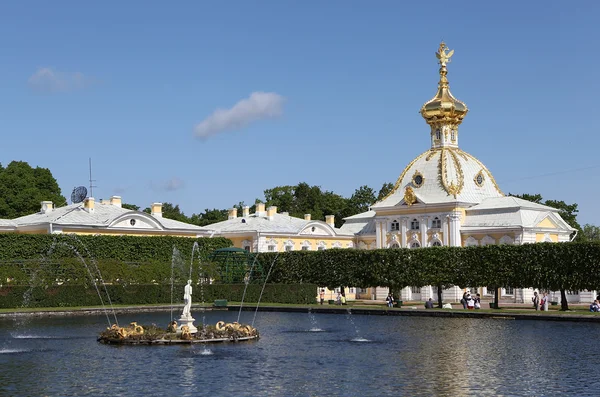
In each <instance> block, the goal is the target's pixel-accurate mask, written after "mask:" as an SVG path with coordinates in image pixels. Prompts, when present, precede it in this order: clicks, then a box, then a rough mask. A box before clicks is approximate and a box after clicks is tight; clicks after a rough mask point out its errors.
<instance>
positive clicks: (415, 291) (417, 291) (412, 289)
mask: <svg viewBox="0 0 600 397" xmlns="http://www.w3.org/2000/svg"><path fill="white" fill-rule="evenodd" d="M410 292H411V293H413V294H420V293H421V287H410Z"/></svg>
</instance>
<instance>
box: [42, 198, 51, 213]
mask: <svg viewBox="0 0 600 397" xmlns="http://www.w3.org/2000/svg"><path fill="white" fill-rule="evenodd" d="M41 204H42V209H41V211H40V212H41V213H42V214H49V213H51V212H52V209H53V208H54V206H53V204H52V201H42V202H41Z"/></svg>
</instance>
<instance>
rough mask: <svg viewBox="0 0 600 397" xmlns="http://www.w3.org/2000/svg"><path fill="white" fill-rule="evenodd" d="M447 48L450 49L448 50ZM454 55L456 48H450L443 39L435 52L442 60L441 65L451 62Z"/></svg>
mask: <svg viewBox="0 0 600 397" xmlns="http://www.w3.org/2000/svg"><path fill="white" fill-rule="evenodd" d="M446 50H448V52H446ZM452 55H454V50H450V49H449V48H448V46H446V43H444V42H443V41H442V42H441V43H440V48H439V49H438V52H436V53H435V56H436V58H437V59H439V60H440V65H442V66H446V64H447V63H450V58H452Z"/></svg>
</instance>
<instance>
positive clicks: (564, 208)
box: [509, 193, 584, 241]
mask: <svg viewBox="0 0 600 397" xmlns="http://www.w3.org/2000/svg"><path fill="white" fill-rule="evenodd" d="M509 196H513V197H518V198H522V199H523V200H527V201H531V202H534V203H538V204H543V205H547V206H548V207H552V208H556V209H558V210H559V211H558V213H559V214H560V216H561V218H563V220H564V221H565V222H567V224H569V226H571V227H573V228H575V229H577V236H576V238H575V241H584V240H583V236H582V230H581V226H580V225H579V223H578V222H577V213H578V212H579V210H578V209H577V203H573V204H567V203H565V202H564V201H562V200H546V201H543V199H542V195H541V194H526V193H525V194H522V195H519V194H511V193H509ZM571 237H573V236H571Z"/></svg>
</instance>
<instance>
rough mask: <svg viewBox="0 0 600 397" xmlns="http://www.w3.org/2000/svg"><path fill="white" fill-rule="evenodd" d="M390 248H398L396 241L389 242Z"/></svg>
mask: <svg viewBox="0 0 600 397" xmlns="http://www.w3.org/2000/svg"><path fill="white" fill-rule="evenodd" d="M390 248H400V245H399V244H398V243H392V244H390Z"/></svg>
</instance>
